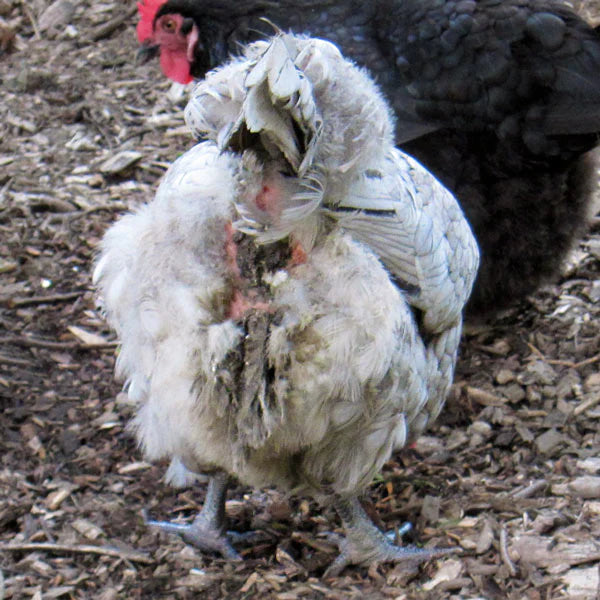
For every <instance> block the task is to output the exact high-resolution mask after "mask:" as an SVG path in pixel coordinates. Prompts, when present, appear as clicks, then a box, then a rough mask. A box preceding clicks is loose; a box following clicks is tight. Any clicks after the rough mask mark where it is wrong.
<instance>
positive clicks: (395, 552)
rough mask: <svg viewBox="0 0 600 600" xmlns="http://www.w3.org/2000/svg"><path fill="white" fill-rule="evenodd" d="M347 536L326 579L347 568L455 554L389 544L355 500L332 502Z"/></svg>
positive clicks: (440, 550)
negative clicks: (349, 566)
mask: <svg viewBox="0 0 600 600" xmlns="http://www.w3.org/2000/svg"><path fill="white" fill-rule="evenodd" d="M334 506H335V509H336V510H337V512H338V514H339V515H340V518H341V519H342V523H343V525H344V529H345V531H346V537H345V538H343V539H342V541H341V542H340V543H339V545H340V555H339V556H338V557H337V558H336V559H335V561H334V562H333V564H332V565H331V566H330V567H329V568H328V569H327V571H326V573H325V576H326V577H333V576H335V575H337V574H338V573H339V572H340V571H341V570H342V569H343V568H344V567H346V566H347V565H370V564H373V563H379V562H394V561H395V562H398V561H413V562H421V561H424V560H429V559H431V558H436V557H438V556H443V555H444V554H449V553H451V552H454V551H455V550H454V548H417V547H416V546H396V545H394V544H392V543H391V542H390V541H389V540H388V539H387V538H386V537H385V535H384V534H383V533H381V531H379V529H377V527H375V525H373V523H372V522H371V520H370V519H369V517H368V516H367V514H366V513H365V511H364V509H363V507H362V506H361V505H360V503H359V501H358V499H357V498H349V499H346V498H344V499H342V498H340V499H339V500H338V501H337V502H336V503H335V505H334Z"/></svg>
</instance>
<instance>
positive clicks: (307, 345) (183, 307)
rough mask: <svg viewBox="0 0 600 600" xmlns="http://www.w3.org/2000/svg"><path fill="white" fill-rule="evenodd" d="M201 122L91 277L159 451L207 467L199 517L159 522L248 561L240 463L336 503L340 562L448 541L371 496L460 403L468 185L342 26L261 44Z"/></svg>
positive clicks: (235, 69)
mask: <svg viewBox="0 0 600 600" xmlns="http://www.w3.org/2000/svg"><path fill="white" fill-rule="evenodd" d="M186 118H187V121H188V123H189V124H190V126H191V127H192V129H193V131H194V132H195V133H196V134H197V135H200V136H202V137H205V138H207V139H208V140H209V141H206V142H203V143H200V144H198V145H197V146H195V147H194V148H192V149H191V150H189V151H188V152H186V153H185V154H184V155H183V156H182V157H180V158H179V159H178V160H177V161H176V162H175V163H174V164H173V165H172V167H171V168H170V169H169V171H168V173H167V174H166V176H165V177H164V179H163V181H162V183H161V185H160V187H159V189H158V192H157V195H156V198H155V199H154V201H153V202H152V203H150V204H147V205H145V206H143V207H142V208H140V209H139V210H138V211H137V212H136V213H134V214H130V215H127V216H124V217H123V218H121V219H120V220H119V221H118V222H117V223H116V224H115V225H113V226H112V227H111V228H110V230H109V231H108V232H107V234H106V236H105V238H104V240H103V242H102V248H101V255H100V258H99V261H98V263H97V266H96V269H95V274H94V278H95V281H96V282H97V284H98V286H99V289H100V293H101V297H102V298H103V303H104V306H105V310H106V313H107V316H108V319H109V321H110V323H111V324H112V325H113V326H114V328H115V329H116V330H117V332H118V334H119V336H120V339H121V344H122V346H121V351H120V354H119V357H118V361H117V375H118V376H119V377H121V378H124V379H125V380H126V382H127V383H126V385H127V389H128V393H129V396H130V397H131V398H132V399H134V400H135V401H136V402H137V403H138V404H139V411H138V413H137V417H136V419H135V423H134V425H135V430H136V434H137V437H138V440H139V442H140V444H141V446H142V448H143V450H144V453H145V455H146V456H147V457H148V458H149V459H152V460H154V459H159V458H164V457H168V458H170V459H172V461H173V463H172V472H173V471H176V470H177V469H176V467H177V466H180V465H184V467H185V469H187V470H189V471H191V472H193V473H208V474H210V475H212V478H211V481H210V483H209V489H208V492H207V496H206V501H205V504H204V507H203V509H202V511H201V513H200V514H199V515H198V517H197V518H196V519H195V520H194V522H193V523H192V524H191V525H176V524H168V523H165V524H160V525H161V526H162V527H163V528H164V529H166V530H169V531H177V532H179V533H181V534H182V535H183V537H184V539H185V540H187V541H188V542H191V543H193V544H195V545H196V546H198V547H200V548H202V549H205V550H211V551H218V552H220V553H222V554H223V555H225V556H226V557H230V558H235V557H237V556H238V555H237V552H236V551H235V550H234V548H233V546H232V545H231V542H230V540H229V539H228V537H227V533H226V531H225V518H224V506H225V493H226V489H227V482H228V479H229V477H230V476H235V477H236V478H238V479H239V480H240V481H242V482H243V483H245V484H247V485H251V486H257V487H262V486H277V487H278V488H280V489H282V490H286V491H290V492H294V493H299V494H309V495H311V496H313V497H314V498H316V499H317V500H318V501H320V502H322V503H327V502H331V503H333V504H334V506H335V508H336V509H337V511H338V513H339V515H340V517H341V519H342V522H343V525H344V528H345V530H346V538H345V540H344V542H343V543H342V545H341V554H340V556H339V557H338V558H337V560H336V561H335V562H334V563H333V565H332V566H331V567H330V569H329V571H328V572H329V574H333V573H335V572H337V571H339V570H340V569H341V568H343V567H344V566H345V565H347V564H371V563H373V562H380V561H396V560H403V559H411V560H414V559H417V560H419V559H427V558H430V557H433V556H436V555H438V554H440V553H441V552H443V551H440V550H435V549H433V550H423V549H419V548H415V547H397V546H395V545H393V544H392V543H390V542H389V541H388V540H387V539H386V538H385V537H384V536H383V535H382V534H381V533H380V532H379V530H378V529H377V528H376V527H375V526H374V525H373V524H372V523H371V521H370V520H369V519H368V517H367V516H366V514H365V513H364V511H363V510H362V508H361V506H360V504H359V502H358V499H357V497H358V495H359V494H360V492H361V491H362V490H363V489H364V488H365V487H366V486H367V485H368V484H369V483H370V482H371V480H372V478H373V476H374V475H375V474H376V473H377V471H378V470H379V469H380V468H381V466H382V465H383V464H384V462H385V461H386V460H387V459H388V458H389V457H390V455H391V453H392V452H393V451H394V450H395V449H397V448H401V447H402V446H404V445H405V444H406V443H407V441H408V440H409V439H410V438H414V436H416V435H418V434H419V433H420V432H421V431H422V430H423V428H424V427H425V426H426V425H427V423H428V422H430V421H431V420H432V419H434V418H435V417H436V416H437V414H438V413H439V411H440V410H441V408H442V406H443V404H444V400H445V396H446V393H447V390H448V387H449V385H450V383H451V380H452V376H453V369H454V365H455V360H456V352H457V347H458V342H459V338H460V331H461V323H462V318H461V312H462V309H463V307H464V304H465V302H466V301H467V299H468V296H469V293H470V291H471V287H472V284H473V280H474V278H475V274H476V269H477V263H478V251H477V246H476V243H475V240H474V238H473V236H472V234H471V231H470V229H469V226H468V224H467V223H466V221H465V220H464V218H463V216H462V213H461V211H460V209H459V207H458V205H457V203H456V202H455V200H454V198H453V197H452V195H451V194H450V193H449V192H448V191H446V190H445V189H444V188H443V187H442V186H441V185H440V184H439V183H438V182H437V181H436V180H435V178H433V177H432V176H431V175H430V174H429V173H428V172H427V171H425V170H424V169H423V168H422V167H421V166H420V165H419V164H418V163H417V162H415V161H414V160H412V159H411V158H410V157H408V156H406V155H404V154H403V153H401V152H400V151H399V150H397V149H396V148H394V144H393V139H394V138H393V135H394V134H393V132H394V126H393V121H392V117H391V113H390V110H389V108H388V106H387V105H386V103H385V102H384V100H383V98H382V96H381V94H380V93H379V91H378V90H377V88H376V86H375V84H374V83H373V82H372V81H371V79H370V78H369V77H368V75H367V74H366V73H365V72H364V71H362V70H360V69H358V68H357V67H355V66H354V65H353V64H352V63H351V62H349V61H347V60H345V59H344V58H343V57H342V55H341V54H340V52H339V50H338V49H337V48H336V47H335V46H333V45H332V44H330V43H329V42H325V41H322V40H316V39H309V38H303V37H295V36H291V35H278V36H276V37H275V38H274V39H273V40H271V41H270V42H268V43H267V42H258V43H256V44H253V45H251V46H249V47H247V48H246V49H245V52H244V55H243V56H242V57H241V58H238V59H235V60H233V61H231V62H230V63H229V64H227V65H225V66H224V67H222V68H220V69H218V70H216V71H213V72H211V73H209V74H208V76H207V78H206V80H205V81H203V82H201V83H200V84H199V85H198V86H197V88H196V90H195V92H194V96H193V98H192V100H191V101H190V103H189V105H188V107H187V109H186Z"/></svg>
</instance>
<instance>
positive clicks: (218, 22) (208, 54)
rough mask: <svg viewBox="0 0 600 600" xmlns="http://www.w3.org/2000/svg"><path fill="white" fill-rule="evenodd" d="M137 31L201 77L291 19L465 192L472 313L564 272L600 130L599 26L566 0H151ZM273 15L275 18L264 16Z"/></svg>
mask: <svg viewBox="0 0 600 600" xmlns="http://www.w3.org/2000/svg"><path fill="white" fill-rule="evenodd" d="M138 6H139V8H140V15H141V20H140V23H139V24H138V37H139V39H140V41H141V42H142V43H143V44H144V47H145V50H146V55H147V56H150V55H153V54H156V53H158V52H160V55H161V65H162V68H163V71H164V73H165V74H166V75H167V76H168V77H170V78H172V79H174V80H176V81H180V82H187V81H190V80H191V79H192V77H200V76H202V75H203V74H204V73H205V72H206V71H207V70H208V69H210V68H212V67H215V66H216V65H218V64H220V63H221V62H223V61H224V60H225V59H226V58H227V57H228V55H230V54H231V53H236V51H238V48H239V47H240V44H241V43H246V42H249V41H252V40H254V39H257V38H261V37H264V36H265V35H268V34H270V33H272V25H271V24H270V23H269V21H270V22H271V23H273V24H275V25H277V26H278V27H281V28H283V29H292V30H294V31H296V32H307V33H310V34H311V35H313V36H320V37H324V38H327V39H329V40H332V41H333V42H335V43H336V44H337V45H339V46H340V48H341V49H342V51H343V52H344V53H345V54H346V55H347V56H350V57H352V58H354V60H355V61H357V63H359V64H361V65H364V66H366V67H368V68H369V69H370V70H371V72H372V73H373V74H374V75H375V76H376V78H377V81H378V83H379V84H380V85H381V86H382V88H383V90H384V92H385V94H386V95H387V97H388V99H389V101H390V103H391V104H392V106H393V108H394V110H395V112H396V117H397V123H396V141H397V143H398V144H400V145H401V147H402V148H403V149H404V150H406V151H407V152H409V153H410V154H412V155H413V156H415V157H416V158H417V159H419V160H420V161H421V162H422V163H423V164H424V165H425V166H426V167H427V168H428V169H429V170H430V171H431V172H432V173H434V174H435V175H436V176H437V177H438V178H439V179H440V180H441V181H442V182H443V183H444V184H445V185H446V186H447V187H448V188H450V189H451V190H452V191H453V192H454V193H455V195H456V196H457V198H458V199H459V201H460V203H461V205H462V208H463V210H464V212H465V214H466V216H467V218H468V220H469V222H470V223H471V226H472V227H473V229H474V231H475V234H476V237H477V239H478V242H479V245H480V248H481V254H482V263H481V268H480V272H479V276H478V281H477V283H476V286H475V290H474V294H473V296H472V298H471V301H470V304H469V307H468V308H469V312H470V314H471V315H473V314H476V313H484V312H490V311H493V310H498V309H499V308H502V307H505V306H506V305H508V304H509V303H511V302H513V301H515V300H517V299H520V298H523V297H524V296H525V295H526V294H528V293H530V292H532V291H534V290H535V289H536V288H537V287H538V286H539V285H540V284H541V283H543V282H544V281H547V280H548V279H549V278H551V277H552V276H556V274H557V272H558V271H559V269H560V266H561V264H562V262H563V260H564V258H565V255H566V254H567V252H568V250H569V249H570V248H571V246H572V245H573V243H574V241H575V240H577V238H578V237H579V236H580V235H581V234H582V232H583V231H584V229H585V225H586V221H587V217H588V214H589V212H590V204H591V198H592V191H593V190H594V188H595V185H596V176H595V165H594V161H593V160H592V157H591V155H590V154H589V152H588V151H589V150H591V149H592V148H594V146H595V145H596V144H597V142H598V134H599V132H600V34H599V33H598V30H597V29H594V28H592V27H591V26H590V25H588V24H587V23H586V22H585V21H583V20H582V19H581V18H580V17H578V16H577V15H576V14H575V13H574V12H573V11H572V10H571V9H570V8H569V7H568V6H567V5H566V4H565V3H564V2H561V1H558V0H458V1H454V0H447V1H443V0H379V1H377V2H370V3H369V2H363V1H362V0H361V1H357V0H318V1H317V0H279V1H265V0H246V1H244V2H234V1H232V0H220V1H217V0H167V1H165V0H146V2H145V3H140V4H139V5H138ZM265 18H266V19H267V21H265Z"/></svg>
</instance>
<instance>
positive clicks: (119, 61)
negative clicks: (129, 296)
mask: <svg viewBox="0 0 600 600" xmlns="http://www.w3.org/2000/svg"><path fill="white" fill-rule="evenodd" d="M578 8H579V10H581V11H582V12H583V13H585V14H586V16H587V17H588V18H589V19H590V20H594V19H595V20H596V21H599V20H600V3H599V2H597V1H595V2H582V3H581V5H580V6H578ZM134 11H135V6H134V5H133V3H129V2H128V3H122V2H114V3H113V2H110V0H105V1H103V2H96V3H93V4H92V3H90V2H89V1H87V0H83V1H80V2H75V1H74V0H73V3H72V4H71V3H69V2H67V1H66V0H59V1H58V2H54V3H53V4H51V3H50V2H49V1H48V0H30V1H29V2H25V0H22V1H21V0H0V79H1V83H2V87H1V89H0V96H1V98H2V101H1V103H0V428H1V429H0V431H1V432H2V433H1V436H0V599H2V598H6V599H12V600H20V599H26V598H33V599H35V600H41V599H50V598H65V599H91V598H93V599H95V600H113V599H117V598H124V599H139V598H143V599H154V598H161V599H162V598H164V599H167V598H168V599H187V598H206V599H220V598H232V599H237V598H240V599H242V598H252V599H257V600H258V599H261V600H262V599H277V600H295V599H296V598H305V599H332V600H343V599H353V598H361V599H367V598H368V599H370V600H371V599H372V600H378V599H383V598H392V599H394V598H395V599H397V600H404V599H407V600H408V599H421V598H434V599H437V598H440V599H446V598H452V599H456V600H458V599H465V600H466V599H476V598H481V599H486V600H487V599H498V600H500V599H507V598H508V599H514V600H521V599H527V600H555V599H559V598H581V599H586V600H587V599H592V598H600V592H599V590H600V579H599V567H600V541H599V539H600V458H599V457H598V454H599V449H600V420H599V417H600V373H599V372H598V365H599V364H600V304H599V303H598V300H600V280H598V273H599V271H600V218H598V217H596V218H595V219H594V220H593V222H592V227H591V232H590V234H589V236H587V237H586V238H585V239H584V240H583V241H582V243H581V245H580V247H579V248H577V249H576V251H574V253H573V256H572V260H571V261H570V263H569V264H568V265H567V266H566V268H565V274H564V276H563V277H562V279H561V280H560V281H559V282H558V283H557V284H556V285H554V286H548V287H545V288H544V289H543V290H541V291H539V293H537V294H536V295H535V296H534V297H532V298H531V299H530V300H529V301H528V302H526V303H524V304H523V305H521V306H519V307H516V308H514V309H512V310H510V311H507V312H506V313H505V314H504V315H503V316H502V317H501V318H500V319H498V320H497V321H496V322H495V323H493V324H491V325H488V326H485V327H472V328H470V330H469V331H468V332H467V333H466V334H465V337H464V343H463V346H462V353H461V358H460V364H459V367H458V374H457V377H456V384H455V386H454V388H453V393H452V395H451V398H450V399H449V401H448V405H447V407H446V409H445V411H444V413H443V415H442V417H441V418H440V419H439V421H438V422H437V423H436V425H435V426H434V428H433V429H432V430H431V431H430V432H428V434H427V436H425V437H423V438H421V439H420V440H419V442H418V443H417V445H416V447H415V448H413V449H411V450H407V451H406V452H403V453H401V454H400V455H398V456H396V457H395V460H394V461H392V462H390V463H389V464H388V465H387V466H386V468H385V469H384V470H383V472H382V473H381V476H380V477H378V478H377V480H376V481H375V482H374V483H373V485H372V487H371V488H370V489H369V491H368V496H367V498H366V501H365V505H366V508H367V509H368V510H369V511H370V512H372V513H374V511H375V509H376V510H377V513H378V515H379V521H378V523H379V525H380V526H382V527H384V528H385V529H387V530H393V529H394V528H395V527H398V526H399V525H400V524H402V523H403V522H404V521H410V522H412V523H413V525H414V531H415V534H414V541H416V542H418V543H423V544H427V545H429V544H435V545H438V546H451V547H456V548H457V549H458V550H459V551H460V552H458V553H457V554H456V555H452V556H449V557H446V558H444V559H442V560H437V561H432V562H431V563H429V564H427V565H425V566H424V567H421V568H420V569H414V570H412V571H407V570H406V569H403V568H399V567H394V566H382V567H379V568H377V569H371V570H369V571H367V570H366V569H362V568H351V569H346V570H345V571H344V572H343V573H342V574H341V576H339V577H338V578H335V579H332V580H325V579H323V578H322V574H323V572H324V569H325V567H326V566H327V565H328V564H329V563H330V562H331V560H332V559H333V557H334V556H335V552H336V550H335V548H334V547H333V546H332V545H331V543H330V542H329V541H328V539H327V538H326V537H325V536H324V534H325V533H326V532H327V531H331V530H332V529H335V528H338V527H339V522H338V521H337V519H336V517H335V515H334V514H333V512H332V511H330V510H326V511H321V510H320V509H318V507H316V506H315V505H313V504H312V503H309V502H307V501H306V500H303V499H298V498H291V499H288V498H286V497H284V496H282V495H281V494H279V493H277V492H275V491H252V490H247V489H243V488H234V489H233V490H232V492H231V494H230V499H229V501H228V505H227V510H228V513H229V515H230V517H231V526H232V529H234V530H237V531H244V530H247V529H250V528H254V529H258V530H260V531H262V532H264V534H265V535H264V541H263V542H261V543H259V544H255V545H254V546H251V547H248V548H246V549H244V551H243V554H244V557H245V561H244V562H243V563H227V562H225V561H223V560H220V559H216V558H214V557H210V556H202V555H200V553H199V552H197V551H196V550H194V549H193V548H191V547H188V546H186V545H185V544H184V543H183V542H181V541H180V540H178V539H175V538H173V537H170V536H166V535H164V534H159V533H156V532H155V531H152V530H150V529H148V528H147V527H146V525H145V524H144V519H143V511H148V513H149V514H151V515H152V516H153V517H155V518H163V519H167V518H169V519H175V518H177V519H181V520H186V519H189V518H190V517H191V516H192V515H193V514H194V512H195V511H196V510H197V509H198V508H199V507H200V506H201V503H202V501H203V496H204V486H203V485H198V486H197V487H195V488H190V489H186V490H179V491H178V490H173V489H172V488H170V487H168V486H167V485H166V484H165V483H164V481H163V480H162V477H163V474H164V469H165V465H164V464H158V465H150V464H147V463H146V462H144V461H143V458H142V456H141V454H140V452H139V451H138V450H137V448H136V446H135V443H134V441H133V439H132V437H131V435H130V434H129V433H128V431H127V423H128V421H129V420H130V417H131V415H132V412H133V407H132V406H131V405H130V404H129V403H128V401H127V399H126V398H125V397H124V395H123V394H121V393H120V388H119V385H118V384H116V383H114V381H113V376H112V371H113V364H114V353H115V347H116V343H115V341H114V337H113V336H112V335H111V333H110V332H109V331H108V329H107V328H106V326H105V325H104V323H103V321H102V319H101V317H100V315H99V313H98V312H97V310H96V306H95V302H94V294H93V291H92V288H91V284H90V268H91V261H92V259H93V256H94V251H95V250H94V249H95V248H96V245H97V243H98V240H99V239H100V238H101V236H102V234H103V232H104V231H105V229H106V228H107V226H108V225H109V224H110V223H111V222H112V221H113V220H114V219H115V218H116V217H117V215H118V214H120V213H122V212H123V211H124V210H126V209H127V208H131V207H134V206H136V205H137V204H139V203H140V202H143V201H145V200H149V199H151V198H152V195H153V190H154V189H155V187H156V183H157V180H158V178H159V177H160V176H161V174H162V173H164V170H165V168H166V167H167V165H168V164H169V163H170V162H171V161H172V160H173V159H174V158H175V157H177V156H178V155H179V154H180V153H181V152H183V151H185V149H187V148H188V147H190V145H191V143H192V142H191V140H190V138H189V137H188V135H187V133H186V130H185V127H184V124H183V120H182V116H181V108H182V106H183V104H184V96H183V94H182V93H181V90H179V93H178V90H177V89H173V88H171V86H170V85H169V83H168V82H166V81H165V79H164V78H163V77H162V76H160V75H159V72H158V66H157V65H156V64H151V65H146V66H136V65H135V62H134V56H135V51H136V39H135V34H134V24H135V15H134ZM13 36H16V37H13ZM409 541H410V536H409Z"/></svg>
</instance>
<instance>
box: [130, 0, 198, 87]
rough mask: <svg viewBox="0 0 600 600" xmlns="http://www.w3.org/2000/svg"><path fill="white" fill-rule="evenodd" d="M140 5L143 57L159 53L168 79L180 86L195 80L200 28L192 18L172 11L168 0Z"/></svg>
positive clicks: (140, 34) (138, 28) (149, 1)
mask: <svg viewBox="0 0 600 600" xmlns="http://www.w3.org/2000/svg"><path fill="white" fill-rule="evenodd" d="M137 6H138V12H139V15H140V20H139V22H138V24H137V36H138V40H139V42H140V43H141V44H142V50H141V52H140V55H141V56H142V58H145V59H149V58H152V57H153V56H155V55H156V54H157V53H160V66H161V69H162V71H163V73H164V74H165V75H166V76H167V77H168V78H169V79H172V80H173V81H177V82H178V83H189V82H190V81H192V74H191V65H192V63H193V62H194V54H195V52H196V50H197V48H198V46H199V34H198V27H197V25H196V24H195V23H194V21H193V20H192V19H191V18H187V17H185V16H184V15H182V14H180V13H179V12H171V9H170V7H169V6H168V3H167V2H166V1H165V0H143V1H142V2H138V5H137Z"/></svg>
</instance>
